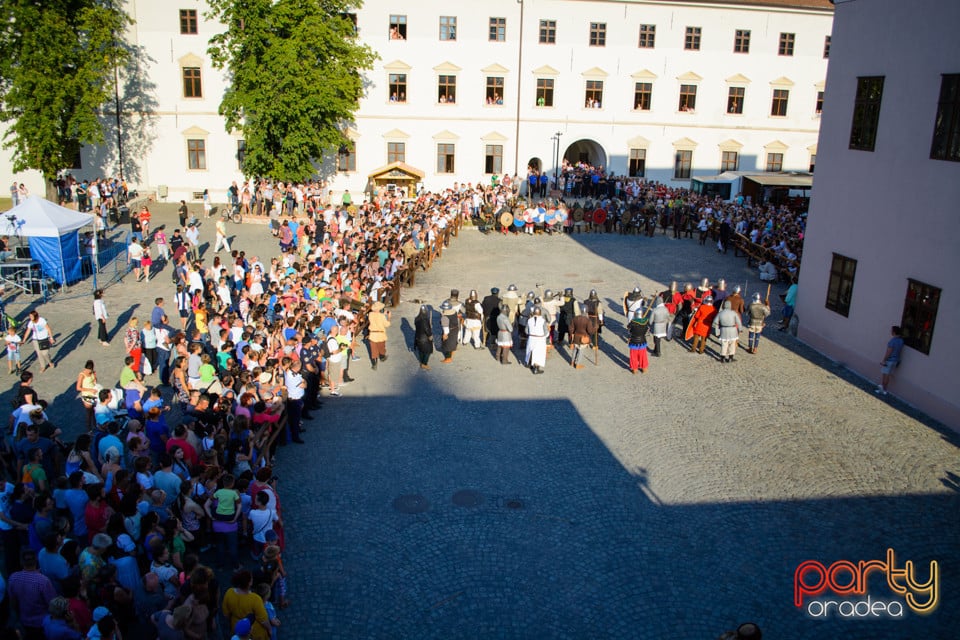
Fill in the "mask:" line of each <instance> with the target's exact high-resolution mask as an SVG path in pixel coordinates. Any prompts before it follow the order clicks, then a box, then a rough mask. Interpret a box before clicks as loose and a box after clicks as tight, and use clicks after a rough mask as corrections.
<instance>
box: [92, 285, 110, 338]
mask: <svg viewBox="0 0 960 640" xmlns="http://www.w3.org/2000/svg"><path fill="white" fill-rule="evenodd" d="M93 317H94V318H96V319H97V340H99V341H100V344H102V345H103V346H105V347H109V346H110V334H109V333H107V319H108V318H109V317H110V316H109V315H108V314H107V305H106V303H104V301H103V289H97V290H96V291H94V292H93Z"/></svg>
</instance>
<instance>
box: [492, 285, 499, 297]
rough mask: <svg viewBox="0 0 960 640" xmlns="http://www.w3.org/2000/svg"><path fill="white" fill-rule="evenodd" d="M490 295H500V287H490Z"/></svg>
mask: <svg viewBox="0 0 960 640" xmlns="http://www.w3.org/2000/svg"><path fill="white" fill-rule="evenodd" d="M490 293H492V294H493V295H497V294H498V293H500V288H499V287H490Z"/></svg>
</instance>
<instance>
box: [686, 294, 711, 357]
mask: <svg viewBox="0 0 960 640" xmlns="http://www.w3.org/2000/svg"><path fill="white" fill-rule="evenodd" d="M716 317H717V309H716V308H715V307H714V306H713V298H712V297H711V296H709V295H707V296H706V297H705V298H704V299H703V304H701V305H700V306H698V307H697V310H696V311H694V313H693V318H692V319H691V320H690V324H691V326H692V327H693V343H692V344H691V345H690V352H691V353H693V352H694V351H696V352H697V353H700V354H702V353H703V351H704V349H706V347H707V337H708V336H709V335H710V329H711V328H712V327H713V320H714V319H715V318H716Z"/></svg>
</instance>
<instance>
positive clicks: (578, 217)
mask: <svg viewBox="0 0 960 640" xmlns="http://www.w3.org/2000/svg"><path fill="white" fill-rule="evenodd" d="M573 221H574V222H583V209H581V208H580V207H577V208H576V209H574V210H573Z"/></svg>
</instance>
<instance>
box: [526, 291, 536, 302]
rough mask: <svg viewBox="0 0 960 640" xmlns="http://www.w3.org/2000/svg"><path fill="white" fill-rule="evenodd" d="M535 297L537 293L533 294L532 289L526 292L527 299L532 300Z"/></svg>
mask: <svg viewBox="0 0 960 640" xmlns="http://www.w3.org/2000/svg"><path fill="white" fill-rule="evenodd" d="M536 297H537V294H535V293H534V292H533V291H528V292H527V300H533V299H534V298H536Z"/></svg>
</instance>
